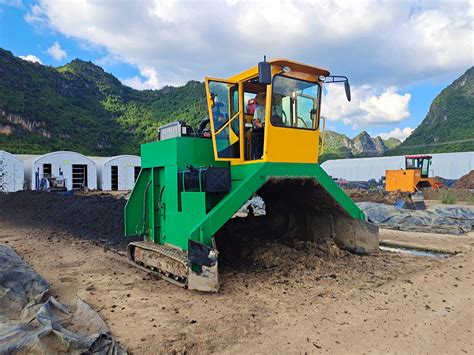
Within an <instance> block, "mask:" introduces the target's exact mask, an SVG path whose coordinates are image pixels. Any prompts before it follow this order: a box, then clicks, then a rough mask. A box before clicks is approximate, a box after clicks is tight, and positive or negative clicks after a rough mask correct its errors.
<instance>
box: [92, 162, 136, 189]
mask: <svg viewBox="0 0 474 355" xmlns="http://www.w3.org/2000/svg"><path fill="white" fill-rule="evenodd" d="M91 159H92V160H93V161H94V162H95V163H96V165H97V178H98V187H99V189H101V190H103V191H117V190H131V189H133V185H134V184H135V180H136V179H137V178H138V174H139V173H140V166H141V159H140V157H138V156H136V155H117V156H115V157H109V158H105V157H91Z"/></svg>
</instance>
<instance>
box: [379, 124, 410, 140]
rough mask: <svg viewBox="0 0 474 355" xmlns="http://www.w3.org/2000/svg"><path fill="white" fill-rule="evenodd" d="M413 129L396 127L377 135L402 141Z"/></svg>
mask: <svg viewBox="0 0 474 355" xmlns="http://www.w3.org/2000/svg"><path fill="white" fill-rule="evenodd" d="M414 130H415V129H414V128H411V127H405V128H403V129H400V128H398V127H397V128H395V129H393V130H391V131H390V132H388V133H380V134H379V136H380V137H382V139H388V138H397V139H399V140H401V141H402V142H403V141H404V140H405V139H406V138H407V137H408V136H409V135H410V134H411V133H412V132H413V131H414Z"/></svg>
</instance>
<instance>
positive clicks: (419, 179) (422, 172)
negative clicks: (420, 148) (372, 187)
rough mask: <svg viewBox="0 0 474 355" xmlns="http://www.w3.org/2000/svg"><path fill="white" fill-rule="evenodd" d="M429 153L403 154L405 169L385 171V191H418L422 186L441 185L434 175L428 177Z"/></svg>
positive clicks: (437, 186) (433, 186)
mask: <svg viewBox="0 0 474 355" xmlns="http://www.w3.org/2000/svg"><path fill="white" fill-rule="evenodd" d="M431 158H432V156H431V155H407V156H405V169H404V170H403V169H402V170H387V171H386V172H385V190H386V191H387V192H395V191H400V192H410V193H414V192H420V191H421V189H423V188H439V187H441V186H442V184H441V183H439V182H438V181H437V180H436V179H435V178H434V177H430V176H429V175H430V167H431V163H432V162H431Z"/></svg>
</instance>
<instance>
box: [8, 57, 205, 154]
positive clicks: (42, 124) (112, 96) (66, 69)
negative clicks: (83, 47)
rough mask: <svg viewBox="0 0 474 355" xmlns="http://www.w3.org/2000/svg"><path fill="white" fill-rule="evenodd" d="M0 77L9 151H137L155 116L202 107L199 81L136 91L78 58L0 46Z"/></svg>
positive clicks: (197, 111)
mask: <svg viewBox="0 0 474 355" xmlns="http://www.w3.org/2000/svg"><path fill="white" fill-rule="evenodd" d="M0 83H1V85H0V149H4V150H7V151H10V152H12V153H29V154H32V153H45V152H49V151H52V150H60V149H62V150H66V149H67V150H75V151H78V152H81V153H83V154H91V155H115V154H124V153H138V152H139V147H140V143H142V142H144V141H149V140H153V139H156V136H157V132H158V127H159V126H161V125H162V124H163V123H166V122H169V121H174V120H183V119H184V120H186V121H188V122H190V123H192V124H197V123H198V122H199V121H200V120H201V119H202V118H203V117H204V116H205V115H206V105H205V90H204V85H203V84H202V83H200V82H196V81H190V82H189V83H187V84H186V85H185V86H182V87H178V88H175V87H164V88H163V89H161V90H145V91H138V90H134V89H132V88H130V87H127V86H124V85H122V83H121V82H120V81H119V80H118V79H117V78H115V77H114V76H113V75H111V74H108V73H106V72H104V70H103V69H102V68H100V67H98V66H96V65H94V64H92V63H90V62H84V61H81V60H78V59H76V60H73V61H72V62H71V63H69V64H67V65H65V66H63V67H59V68H54V67H48V66H44V65H41V64H37V63H32V62H28V61H24V60H22V59H20V58H17V57H15V56H13V54H12V53H11V52H9V51H6V50H3V49H0Z"/></svg>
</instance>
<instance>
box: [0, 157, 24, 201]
mask: <svg viewBox="0 0 474 355" xmlns="http://www.w3.org/2000/svg"><path fill="white" fill-rule="evenodd" d="M24 183H25V171H24V166H23V162H22V161H21V159H18V158H17V157H16V156H14V155H13V154H10V153H8V152H5V151H3V150H0V192H15V191H19V190H23V188H24Z"/></svg>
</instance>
